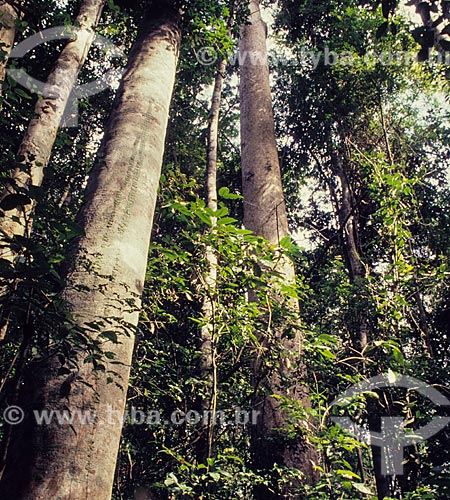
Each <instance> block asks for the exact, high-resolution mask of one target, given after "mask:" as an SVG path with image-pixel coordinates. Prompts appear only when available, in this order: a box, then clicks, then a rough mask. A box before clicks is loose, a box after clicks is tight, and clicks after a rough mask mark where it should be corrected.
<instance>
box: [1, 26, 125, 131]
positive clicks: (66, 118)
mask: <svg viewBox="0 0 450 500" xmlns="http://www.w3.org/2000/svg"><path fill="white" fill-rule="evenodd" d="M81 35H82V30H81V29H80V28H77V27H74V26H60V27H55V28H48V29H46V30H43V31H40V32H39V33H36V34H35V35H33V36H30V37H28V38H26V39H25V40H23V41H22V42H20V43H19V44H18V45H16V46H15V47H14V48H13V49H12V50H11V53H10V55H9V59H22V58H23V57H25V55H26V54H28V53H29V52H30V51H31V50H33V49H35V48H36V47H38V46H39V45H42V44H44V43H46V42H51V41H54V40H74V39H76V37H77V36H81ZM92 45H93V46H96V47H98V48H99V49H100V50H101V51H102V52H103V53H105V54H108V57H110V58H111V60H113V59H121V60H126V54H125V53H124V52H123V51H122V50H121V49H120V48H119V47H117V46H116V45H114V43H112V42H111V40H108V39H107V38H105V37H103V36H101V35H99V34H96V35H95V37H94V39H93V42H92ZM124 72H125V70H124V69H121V68H111V69H110V70H109V71H107V72H106V73H104V74H103V75H102V76H101V77H99V78H97V79H96V80H93V81H91V82H89V83H86V84H83V85H77V84H74V86H73V87H72V91H71V94H70V97H69V101H68V103H67V106H66V108H65V110H64V114H63V117H62V120H61V123H60V127H61V128H64V127H76V126H78V101H79V100H80V99H84V98H87V97H91V96H94V95H97V94H99V93H100V92H103V91H104V90H106V89H107V88H111V87H112V86H113V85H114V84H115V82H117V81H118V80H119V79H120V78H121V77H122V76H123V74H124ZM7 73H8V75H9V76H10V77H11V78H13V79H14V80H15V81H16V82H17V83H19V84H20V85H22V86H23V87H25V88H26V89H28V90H29V91H30V92H32V93H34V94H38V95H39V96H42V97H43V98H46V99H49V98H56V97H57V96H58V95H59V87H58V85H57V84H55V85H52V84H48V83H46V82H41V81H40V80H37V79H36V78H33V77H32V76H30V75H29V74H28V73H27V72H26V71H25V70H24V69H23V68H9V69H7Z"/></svg>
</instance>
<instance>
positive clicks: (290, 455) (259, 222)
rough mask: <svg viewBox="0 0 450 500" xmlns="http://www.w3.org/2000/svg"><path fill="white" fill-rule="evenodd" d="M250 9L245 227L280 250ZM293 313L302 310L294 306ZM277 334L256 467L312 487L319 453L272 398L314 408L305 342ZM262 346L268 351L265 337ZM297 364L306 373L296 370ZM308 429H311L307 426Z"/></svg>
mask: <svg viewBox="0 0 450 500" xmlns="http://www.w3.org/2000/svg"><path fill="white" fill-rule="evenodd" d="M249 9H250V18H249V24H247V25H243V26H242V27H241V36H240V42H239V53H240V106H241V108H240V117H241V118H240V119H241V153H242V182H243V194H244V224H245V227H246V228H247V229H250V230H252V231H253V232H254V233H255V234H257V235H260V236H263V237H264V238H265V239H267V240H268V241H269V242H271V243H272V244H275V245H277V244H279V242H280V241H281V240H282V239H283V238H284V237H286V236H288V235H289V230H288V221H287V212H286V206H285V201H284V195H283V189H282V181H281V172H280V164H279V159H278V151H277V147H276V141H275V127H274V115H273V109H272V97H271V92H270V84H269V66H268V60H267V48H266V36H267V27H266V25H265V23H264V21H263V20H262V18H261V13H260V6H259V2H258V1H256V0H251V1H250V2H249ZM278 271H279V272H281V273H283V275H284V276H285V280H286V282H293V281H294V280H295V271H294V267H293V264H292V262H290V261H287V260H284V261H282V264H281V265H280V266H279V268H278ZM297 306H298V304H297ZM293 308H296V306H295V305H293ZM276 335H277V337H278V338H277V342H278V344H279V345H280V347H281V348H282V350H283V351H284V355H283V356H280V360H279V363H280V367H279V368H278V370H277V372H276V373H275V372H274V371H272V372H269V373H267V375H266V376H265V380H264V383H265V385H266V386H268V388H269V390H268V391H266V393H265V394H264V395H262V396H261V397H260V398H258V399H257V401H255V409H257V410H258V411H262V415H261V418H260V420H259V422H258V426H256V427H255V428H254V429H253V439H252V455H253V461H254V466H255V467H256V468H258V469H269V468H271V467H273V465H274V464H275V463H277V464H278V465H281V466H287V467H293V468H297V469H299V470H300V471H302V472H303V473H304V474H305V482H312V481H313V480H314V477H315V472H314V468H313V465H312V461H314V460H315V454H314V452H313V450H312V449H311V447H310V446H309V445H308V444H307V443H306V442H305V441H304V440H301V439H295V440H293V441H292V440H291V441H286V440H284V439H283V436H282V435H280V433H279V432H278V431H277V430H276V429H286V420H287V418H288V415H287V414H286V412H285V411H284V410H282V409H281V408H280V404H279V402H278V401H277V400H276V399H275V398H273V397H272V396H271V394H278V395H280V396H285V397H288V398H291V399H293V400H296V401H300V402H302V403H303V404H304V405H305V406H308V398H307V391H306V389H305V388H304V387H302V386H301V380H300V379H299V378H298V377H300V378H301V377H302V376H304V369H303V368H302V367H301V360H300V355H301V338H300V336H299V335H298V334H297V335H295V336H294V338H291V339H289V338H286V337H284V338H282V336H281V332H277V333H276ZM260 342H261V344H262V347H263V348H264V346H265V342H266V341H265V339H264V337H262V338H261V339H260ZM266 347H267V346H266ZM296 365H297V366H298V367H300V368H295V367H296ZM263 370H265V366H264V361H263V360H261V359H257V360H256V361H255V365H254V371H255V379H258V378H259V379H260V378H261V376H262V371H263ZM286 381H289V385H288V387H286V386H284V383H285V382H286ZM304 424H305V425H307V422H304ZM281 434H282V433H281ZM289 494H292V491H291V492H289V491H286V490H285V491H283V492H277V493H275V494H273V493H271V492H270V491H269V490H268V489H267V488H265V487H260V488H257V489H256V491H255V495H256V496H255V498H258V499H264V500H269V499H272V498H273V499H278V498H286V497H285V496H283V495H289ZM289 498H296V497H295V496H289Z"/></svg>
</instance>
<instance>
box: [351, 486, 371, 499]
mask: <svg viewBox="0 0 450 500" xmlns="http://www.w3.org/2000/svg"><path fill="white" fill-rule="evenodd" d="M352 486H353V488H355V490H358V491H359V492H360V493H364V494H365V495H371V496H373V495H375V493H373V492H372V490H371V489H370V488H368V487H367V486H365V485H364V484H363V483H353V484H352Z"/></svg>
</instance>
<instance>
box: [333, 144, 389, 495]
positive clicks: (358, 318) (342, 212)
mask: <svg viewBox="0 0 450 500" xmlns="http://www.w3.org/2000/svg"><path fill="white" fill-rule="evenodd" d="M328 148H329V154H330V156H331V163H332V167H333V171H334V174H335V175H336V177H337V178H338V179H339V181H340V184H341V203H340V207H339V208H340V209H339V213H338V216H339V224H340V226H341V227H342V229H343V232H344V237H343V245H342V247H343V253H344V259H345V261H346V263H347V268H348V272H349V276H350V282H351V283H352V284H353V285H354V287H355V289H356V294H357V296H356V298H355V301H354V310H355V323H354V330H355V337H356V338H355V339H354V343H355V348H357V349H359V350H360V351H361V352H362V351H364V349H365V348H366V347H367V345H368V311H367V306H366V305H365V301H364V295H365V291H364V288H365V287H364V280H365V279H366V273H365V270H364V266H363V262H362V251H361V244H360V235H359V220H358V215H357V213H356V210H355V200H354V196H353V191H352V188H351V185H350V181H349V177H348V169H346V168H345V166H344V165H345V164H344V163H343V162H342V160H341V158H340V156H339V154H338V153H337V152H336V151H335V150H334V149H333V146H332V144H331V140H330V141H329V144H328ZM367 413H368V421H369V427H370V429H371V430H372V431H377V432H380V428H379V427H380V408H379V405H378V403H377V402H374V401H372V400H370V401H369V403H368V406H367ZM371 453H372V460H373V468H374V475H375V481H376V487H377V495H378V499H379V500H383V499H384V497H386V496H389V493H390V490H391V486H390V480H389V477H387V476H383V475H382V474H381V470H382V463H381V460H382V455H381V450H380V448H379V447H377V446H371Z"/></svg>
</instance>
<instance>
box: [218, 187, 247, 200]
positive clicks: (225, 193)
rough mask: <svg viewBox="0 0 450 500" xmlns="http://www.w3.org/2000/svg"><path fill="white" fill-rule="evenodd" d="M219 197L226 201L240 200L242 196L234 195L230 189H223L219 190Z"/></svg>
mask: <svg viewBox="0 0 450 500" xmlns="http://www.w3.org/2000/svg"><path fill="white" fill-rule="evenodd" d="M219 196H220V197H221V198H224V199H225V200H239V199H242V196H241V195H239V194H233V193H231V192H230V190H229V188H227V187H223V188H220V189H219Z"/></svg>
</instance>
